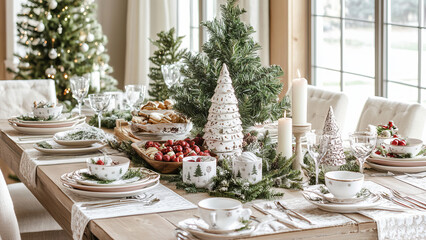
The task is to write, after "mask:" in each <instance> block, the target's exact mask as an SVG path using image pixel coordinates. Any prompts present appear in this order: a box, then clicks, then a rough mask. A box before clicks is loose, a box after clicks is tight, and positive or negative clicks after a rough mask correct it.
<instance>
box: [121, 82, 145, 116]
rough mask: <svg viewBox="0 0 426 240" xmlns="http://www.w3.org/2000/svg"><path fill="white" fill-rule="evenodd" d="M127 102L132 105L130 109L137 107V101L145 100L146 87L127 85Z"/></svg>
mask: <svg viewBox="0 0 426 240" xmlns="http://www.w3.org/2000/svg"><path fill="white" fill-rule="evenodd" d="M125 90H126V99H127V103H128V104H129V105H130V110H131V111H133V110H134V109H135V106H134V105H135V104H136V103H137V102H143V100H144V99H145V93H146V87H145V86H143V85H127V86H125Z"/></svg>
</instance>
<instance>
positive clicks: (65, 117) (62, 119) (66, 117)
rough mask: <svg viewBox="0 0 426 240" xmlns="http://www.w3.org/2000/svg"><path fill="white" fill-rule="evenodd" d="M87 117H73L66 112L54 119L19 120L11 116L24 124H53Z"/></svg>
mask: <svg viewBox="0 0 426 240" xmlns="http://www.w3.org/2000/svg"><path fill="white" fill-rule="evenodd" d="M80 118H81V119H83V118H84V119H85V118H86V117H85V116H78V115H77V116H74V117H71V116H70V114H68V113H66V114H62V115H61V116H59V117H58V118H56V119H52V120H46V121H43V120H41V121H29V120H19V119H18V117H13V118H11V120H16V121H19V122H20V123H24V124H52V123H66V122H72V121H75V120H79V119H80Z"/></svg>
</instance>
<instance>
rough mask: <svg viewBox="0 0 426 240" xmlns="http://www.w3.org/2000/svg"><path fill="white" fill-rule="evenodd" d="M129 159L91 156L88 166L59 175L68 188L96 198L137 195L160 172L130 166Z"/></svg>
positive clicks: (155, 182)
mask: <svg viewBox="0 0 426 240" xmlns="http://www.w3.org/2000/svg"><path fill="white" fill-rule="evenodd" d="M129 164H130V160H129V159H128V158H126V157H120V156H102V157H93V158H89V159H87V160H86V165H87V168H84V169H79V170H76V171H73V172H70V173H66V174H63V175H62V176H61V182H62V183H63V185H64V186H65V187H66V188H67V189H68V190H69V191H71V192H73V193H76V194H79V195H82V196H87V197H97V198H123V197H131V196H135V195H139V194H141V193H142V192H144V191H147V190H149V189H151V188H154V187H156V186H157V185H158V184H159V178H160V175H159V174H158V173H156V172H154V171H151V170H148V169H146V168H129Z"/></svg>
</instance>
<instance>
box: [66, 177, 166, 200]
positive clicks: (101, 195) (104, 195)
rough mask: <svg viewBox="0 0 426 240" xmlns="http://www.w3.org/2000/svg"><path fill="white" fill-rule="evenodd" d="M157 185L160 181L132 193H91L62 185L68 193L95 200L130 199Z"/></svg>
mask: <svg viewBox="0 0 426 240" xmlns="http://www.w3.org/2000/svg"><path fill="white" fill-rule="evenodd" d="M158 184H160V181H157V182H155V183H153V184H152V185H150V186H148V187H145V188H141V189H138V190H132V191H122V192H93V191H85V190H80V189H75V188H73V187H71V186H69V185H67V184H66V183H64V184H63V185H64V186H65V188H66V189H68V190H69V191H71V192H73V193H76V194H78V195H81V196H86V197H96V198H123V197H131V196H137V195H140V194H142V193H143V192H145V191H148V190H151V189H153V188H155V187H156V186H157V185H158Z"/></svg>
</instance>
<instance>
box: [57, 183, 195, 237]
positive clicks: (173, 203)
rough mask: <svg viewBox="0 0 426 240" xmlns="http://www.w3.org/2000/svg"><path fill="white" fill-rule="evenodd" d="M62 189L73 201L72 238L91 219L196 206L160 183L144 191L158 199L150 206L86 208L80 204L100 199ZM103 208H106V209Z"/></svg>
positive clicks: (80, 232)
mask: <svg viewBox="0 0 426 240" xmlns="http://www.w3.org/2000/svg"><path fill="white" fill-rule="evenodd" d="M63 191H64V193H65V194H66V195H68V197H70V198H71V199H72V200H73V201H74V202H75V203H74V205H73V207H72V212H71V230H72V232H73V239H74V240H80V239H82V237H83V234H84V229H85V228H86V225H87V224H88V223H89V221H90V220H92V219H100V218H112V217H121V216H130V215H140V214H149V213H159V212H170V211H177V210H185V209H193V208H197V207H196V206H195V205H194V204H192V203H191V202H189V201H188V200H186V199H185V198H183V197H181V196H179V195H178V194H177V193H175V192H173V191H172V190H170V189H169V188H167V187H165V186H164V185H162V184H159V185H158V186H157V187H155V188H153V189H151V190H148V191H147V192H145V194H149V195H150V194H154V197H156V198H159V199H160V201H159V202H157V203H155V204H153V205H150V206H144V205H143V204H141V203H137V202H136V203H129V204H122V205H118V206H114V207H108V208H95V209H93V208H92V209H86V208H84V207H81V205H82V204H84V203H91V202H98V201H99V200H100V199H99V198H92V199H90V198H87V197H82V196H79V195H76V194H74V193H72V192H71V191H68V190H67V189H63ZM105 209H107V211H106V210H105Z"/></svg>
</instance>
